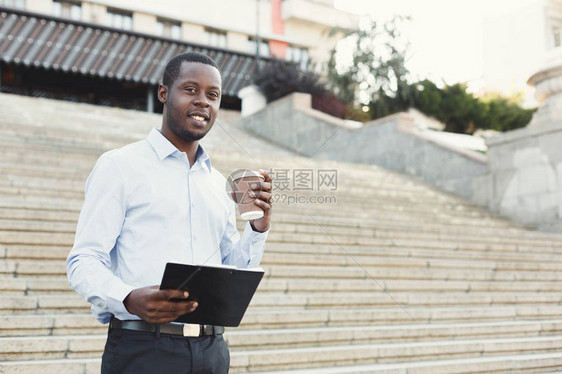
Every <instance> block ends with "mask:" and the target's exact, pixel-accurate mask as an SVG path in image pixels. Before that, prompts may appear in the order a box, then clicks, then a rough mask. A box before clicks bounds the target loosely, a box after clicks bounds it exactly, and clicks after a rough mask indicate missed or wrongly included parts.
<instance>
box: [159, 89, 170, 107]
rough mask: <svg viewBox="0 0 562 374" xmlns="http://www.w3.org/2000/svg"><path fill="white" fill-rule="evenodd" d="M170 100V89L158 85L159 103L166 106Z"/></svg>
mask: <svg viewBox="0 0 562 374" xmlns="http://www.w3.org/2000/svg"><path fill="white" fill-rule="evenodd" d="M167 98H168V87H166V86H164V85H163V84H159V85H158V101H160V102H161V103H162V104H166V100H167Z"/></svg>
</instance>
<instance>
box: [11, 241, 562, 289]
mask: <svg viewBox="0 0 562 374" xmlns="http://www.w3.org/2000/svg"><path fill="white" fill-rule="evenodd" d="M33 238H35V239H36V240H37V242H38V243H41V242H43V241H42V239H45V238H48V239H51V240H52V242H53V244H58V245H59V246H60V247H57V246H55V247H53V248H54V250H55V251H56V253H57V254H58V255H63V254H64V253H68V251H67V252H65V251H64V250H62V249H60V248H62V247H64V244H65V242H64V241H62V240H58V239H59V236H58V235H55V234H51V233H43V234H39V233H29V238H28V240H31V239H33ZM16 242H17V240H16ZM66 244H67V245H68V250H70V248H71V246H72V243H71V242H66ZM40 248H42V247H40ZM5 250H6V249H4V251H5ZM42 251H43V252H47V253H46V256H49V252H48V250H47V249H42ZM0 254H2V253H1V251H0ZM4 256H6V254H4ZM272 257H273V255H272ZM285 262H288V261H285ZM292 262H293V263H292V264H288V265H287V264H282V263H283V261H281V264H279V263H277V264H276V263H268V260H267V258H265V259H264V262H263V264H262V265H263V266H262V267H263V268H264V270H265V272H266V274H265V278H266V279H334V280H336V279H360V280H369V281H375V280H379V279H380V280H408V279H409V280H414V279H427V280H436V279H439V280H464V281H474V280H480V281H483V280H487V281H496V280H497V281H529V282H537V281H541V282H542V281H547V282H550V281H560V280H561V279H562V274H561V273H560V266H559V265H557V264H556V263H554V265H553V264H549V263H527V264H526V263H508V262H506V263H500V262H494V261H480V262H471V261H468V260H439V259H412V258H405V259H400V258H396V259H388V258H377V257H368V256H364V257H363V256H353V257H351V256H346V257H343V256H318V257H317V258H316V259H315V258H314V257H313V256H302V258H300V257H296V258H294V260H292ZM65 274H66V267H65V261H64V260H63V259H54V260H47V259H44V258H42V259H40V260H38V259H17V260H4V261H1V262H0V275H10V276H12V275H13V276H17V277H36V276H64V275H65ZM523 288H525V286H523Z"/></svg>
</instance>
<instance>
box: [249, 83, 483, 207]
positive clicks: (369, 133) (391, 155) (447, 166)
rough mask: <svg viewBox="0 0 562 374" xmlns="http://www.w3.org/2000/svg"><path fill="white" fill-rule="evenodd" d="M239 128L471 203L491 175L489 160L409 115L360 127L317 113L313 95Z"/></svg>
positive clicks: (280, 104) (292, 99)
mask: <svg viewBox="0 0 562 374" xmlns="http://www.w3.org/2000/svg"><path fill="white" fill-rule="evenodd" d="M238 124H240V125H241V126H243V127H245V128H247V129H249V130H250V131H252V132H254V133H256V134H258V135H260V136H262V137H264V138H267V139H269V140H271V141H273V142H275V143H277V144H280V145H282V146H285V147H287V148H289V149H291V150H294V151H296V152H298V153H300V154H302V155H304V156H308V157H314V158H320V159H331V160H338V161H348V162H359V163H367V164H374V165H379V166H382V167H385V168H388V169H391V170H396V171H399V172H404V173H408V174H411V175H415V176H419V177H421V178H423V179H424V180H425V181H427V182H428V183H430V184H432V185H435V186H437V187H440V188H442V189H443V190H445V191H449V192H453V193H455V194H457V195H459V196H462V197H465V198H468V199H475V194H476V191H475V190H474V181H475V180H477V178H479V177H484V176H485V175H486V172H487V167H486V157H485V156H483V155H481V154H479V153H477V152H472V151H466V150H462V149H458V148H453V147H450V146H447V145H446V144H442V143H438V142H437V141H435V140H434V139H429V138H427V137H425V136H424V135H423V133H420V132H417V131H416V129H415V127H414V121H413V118H412V117H411V116H410V115H408V114H405V113H400V114H396V115H392V116H388V117H385V118H382V119H379V120H376V121H372V122H367V123H365V124H364V125H363V126H362V127H360V128H357V127H356V126H355V124H354V123H352V122H349V121H344V120H340V119H337V118H335V117H332V116H329V115H327V114H325V113H322V112H319V111H317V110H314V109H312V108H311V98H310V95H308V94H301V93H295V94H293V95H290V96H288V97H285V98H283V99H280V100H277V101H276V102H273V103H271V104H269V105H268V106H267V107H266V108H264V109H263V110H261V111H258V112H256V113H254V114H252V115H250V116H247V117H242V118H240V120H239V121H238Z"/></svg>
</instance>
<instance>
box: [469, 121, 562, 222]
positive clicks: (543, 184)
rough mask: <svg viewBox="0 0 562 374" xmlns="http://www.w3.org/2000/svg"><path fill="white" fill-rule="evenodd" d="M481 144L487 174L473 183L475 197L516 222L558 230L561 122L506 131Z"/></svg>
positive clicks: (561, 213)
mask: <svg viewBox="0 0 562 374" xmlns="http://www.w3.org/2000/svg"><path fill="white" fill-rule="evenodd" d="M487 145H488V147H489V148H488V157H489V174H488V176H487V177H486V178H482V179H480V180H479V181H477V182H476V185H477V187H478V188H479V189H481V190H482V192H483V193H481V196H482V197H483V199H482V200H481V201H478V202H479V203H481V204H485V205H487V206H489V207H490V208H491V209H492V210H493V211H496V212H499V213H500V214H502V215H504V216H508V217H510V218H512V219H514V220H516V221H518V222H522V223H526V224H530V225H533V226H538V227H539V228H540V229H543V230H549V231H562V124H551V125H550V126H538V127H527V128H524V129H520V130H516V131H511V132H508V133H505V134H502V135H499V136H496V137H493V138H490V139H489V140H488V142H487ZM486 195H487V196H489V198H488V200H486V199H485V196H486Z"/></svg>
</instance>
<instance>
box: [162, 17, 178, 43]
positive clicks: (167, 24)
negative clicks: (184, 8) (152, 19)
mask: <svg viewBox="0 0 562 374" xmlns="http://www.w3.org/2000/svg"><path fill="white" fill-rule="evenodd" d="M156 33H157V34H158V35H161V36H165V37H167V38H172V39H181V24H180V23H179V22H175V21H170V20H164V19H159V20H157V21H156Z"/></svg>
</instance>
